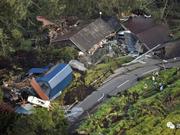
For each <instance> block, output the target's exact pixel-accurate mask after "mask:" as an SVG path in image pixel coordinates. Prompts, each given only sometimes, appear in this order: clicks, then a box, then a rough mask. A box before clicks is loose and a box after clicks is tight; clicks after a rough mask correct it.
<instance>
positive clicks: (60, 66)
mask: <svg viewBox="0 0 180 135" xmlns="http://www.w3.org/2000/svg"><path fill="white" fill-rule="evenodd" d="M66 65H67V64H58V65H56V66H54V67H52V69H51V70H50V71H49V72H48V73H47V74H45V76H43V77H41V78H38V79H37V81H44V82H49V81H50V80H51V79H52V78H53V77H54V76H55V75H56V74H57V73H59V72H60V71H61V70H62V69H63V68H64V67H65V66H66Z"/></svg>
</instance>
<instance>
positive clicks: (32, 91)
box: [4, 64, 72, 114]
mask: <svg viewBox="0 0 180 135" xmlns="http://www.w3.org/2000/svg"><path fill="white" fill-rule="evenodd" d="M36 74H38V76H36ZM28 75H30V76H28V77H26V78H25V79H23V80H21V82H19V83H18V85H17V83H15V82H12V83H13V84H8V83H5V85H4V99H5V102H7V103H9V104H11V106H12V107H13V108H14V110H15V112H16V113H20V114H31V113H32V109H33V108H34V106H41V107H45V108H48V109H49V108H50V101H52V100H54V99H55V98H57V97H58V96H59V95H60V94H61V93H62V91H63V90H64V89H65V88H66V87H67V86H68V85H69V84H70V83H71V81H72V69H71V67H70V66H69V65H68V64H57V65H55V66H53V67H51V68H50V67H49V69H48V70H47V67H43V68H33V69H30V70H29V72H28ZM35 76H36V77H35ZM34 77H35V78H34ZM24 83H25V84H24ZM19 84H21V85H19ZM16 86H17V87H16Z"/></svg>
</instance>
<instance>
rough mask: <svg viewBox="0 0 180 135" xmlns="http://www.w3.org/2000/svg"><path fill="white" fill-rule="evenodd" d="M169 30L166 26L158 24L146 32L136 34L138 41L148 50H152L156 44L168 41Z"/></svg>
mask: <svg viewBox="0 0 180 135" xmlns="http://www.w3.org/2000/svg"><path fill="white" fill-rule="evenodd" d="M169 33H170V32H169V28H168V26H167V25H163V24H159V25H156V26H154V27H152V28H149V29H148V30H145V31H143V32H141V33H138V34H137V37H138V38H139V40H140V41H141V42H143V43H145V44H146V45H147V47H148V49H152V48H153V47H155V46H156V45H158V44H164V43H166V42H168V41H169V40H170V37H169Z"/></svg>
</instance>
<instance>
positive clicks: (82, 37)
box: [70, 18, 114, 52]
mask: <svg viewBox="0 0 180 135" xmlns="http://www.w3.org/2000/svg"><path fill="white" fill-rule="evenodd" d="M112 32H114V29H113V28H111V27H110V26H109V24H107V23H106V22H104V21H103V20H102V19H100V18H99V19H97V20H95V21H94V22H92V23H90V24H89V25H88V26H87V27H85V28H83V29H82V30H80V31H79V32H78V33H76V34H74V35H73V36H72V37H70V40H71V41H72V42H73V43H74V44H75V45H76V46H77V47H78V48H79V49H80V50H81V51H83V52H87V51H88V50H89V49H90V48H92V47H93V46H94V45H95V44H97V43H99V42H100V41H101V40H102V39H103V38H105V37H106V36H108V35H109V34H110V33H112Z"/></svg>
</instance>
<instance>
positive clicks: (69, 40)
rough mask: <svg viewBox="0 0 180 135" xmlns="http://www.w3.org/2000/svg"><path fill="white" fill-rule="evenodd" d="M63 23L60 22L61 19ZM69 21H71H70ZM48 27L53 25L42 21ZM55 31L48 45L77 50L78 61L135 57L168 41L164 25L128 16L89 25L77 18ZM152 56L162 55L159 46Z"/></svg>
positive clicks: (144, 18)
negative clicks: (105, 57) (66, 46)
mask: <svg viewBox="0 0 180 135" xmlns="http://www.w3.org/2000/svg"><path fill="white" fill-rule="evenodd" d="M62 20H63V19H62ZM70 20H72V19H70ZM44 21H45V22H47V23H45V22H44V23H43V24H48V23H49V25H54V26H55V27H56V26H57V25H55V24H53V23H51V22H49V21H46V20H44ZM62 22H63V23H62V24H63V25H61V27H60V28H59V27H58V28H56V29H57V30H56V31H57V34H56V36H54V38H52V39H51V44H54V45H55V44H61V46H63V44H64V43H65V45H67V44H68V45H72V46H75V47H76V48H78V49H79V51H80V52H79V56H80V58H82V59H80V61H81V62H83V63H84V62H85V63H86V62H87V63H88V64H92V63H97V62H98V61H99V60H101V59H102V58H103V57H104V56H111V57H116V56H119V55H122V54H123V55H129V56H132V57H137V56H139V55H141V54H143V53H145V52H147V51H149V50H151V49H153V48H154V47H156V46H157V45H159V44H161V45H163V44H164V43H166V42H168V41H170V40H171V37H170V36H169V35H170V31H169V28H168V26H167V25H166V24H157V23H156V22H155V21H154V19H153V18H151V16H146V15H145V16H144V15H143V16H142V15H139V16H138V15H132V16H130V17H128V19H127V20H126V21H123V22H120V21H119V20H118V19H117V18H116V17H101V18H98V19H96V20H94V21H91V22H90V23H88V22H86V23H84V22H83V21H82V20H78V18H76V19H74V21H71V24H68V18H67V19H66V20H65V21H62ZM154 52H155V53H154V54H156V55H158V56H164V53H165V49H164V48H163V47H159V48H158V49H156V50H154Z"/></svg>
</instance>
